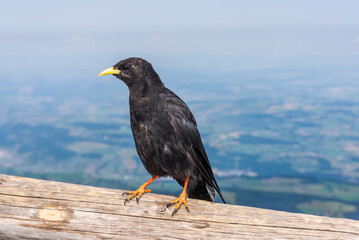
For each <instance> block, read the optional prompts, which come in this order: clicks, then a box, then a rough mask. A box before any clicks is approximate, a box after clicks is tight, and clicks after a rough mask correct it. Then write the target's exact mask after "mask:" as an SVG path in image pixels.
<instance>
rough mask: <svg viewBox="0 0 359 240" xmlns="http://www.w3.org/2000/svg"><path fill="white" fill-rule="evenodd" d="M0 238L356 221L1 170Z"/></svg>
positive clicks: (275, 233) (153, 235)
mask: <svg viewBox="0 0 359 240" xmlns="http://www.w3.org/2000/svg"><path fill="white" fill-rule="evenodd" d="M0 183H1V184H0V239H335V240H337V239H351V240H352V239H359V221H354V220H349V219H342V218H329V217H320V216H312V215H306V214H295V213H287V212H280V211H273V210H267V209H259V208H252V207H245V206H235V205H229V204H227V205H224V204H218V203H211V202H206V201H200V200H194V199H189V200H188V204H189V208H190V210H191V212H190V213H188V212H187V211H186V210H185V209H184V208H182V209H181V210H180V211H179V212H178V213H177V215H175V216H174V217H172V216H171V213H172V210H173V209H167V208H166V204H167V203H169V202H170V201H171V200H174V199H175V198H176V197H170V196H165V195H158V194H153V193H150V194H146V195H144V196H143V197H142V199H141V201H140V203H139V204H136V201H135V200H133V201H131V202H130V203H129V204H127V205H126V206H124V205H123V201H124V197H122V193H123V192H124V191H123V190H115V189H106V188H97V187H90V186H82V185H75V184H68V183H61V182H53V181H44V180H38V179H31V178H23V177H15V176H9V175H1V174H0Z"/></svg>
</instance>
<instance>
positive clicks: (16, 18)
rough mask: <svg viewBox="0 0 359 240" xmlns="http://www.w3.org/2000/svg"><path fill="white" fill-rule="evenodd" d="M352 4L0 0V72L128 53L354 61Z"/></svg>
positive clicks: (236, 62)
mask: <svg viewBox="0 0 359 240" xmlns="http://www.w3.org/2000/svg"><path fill="white" fill-rule="evenodd" d="M358 10H359V1H357V0H353V1H347V0H341V1H328V0H317V1H303V0H293V1H285V0H271V1H268V0H261V1H259V0H253V1H221V2H219V1H180V2H173V1H118V0H117V1H16V0H15V1H1V3H0V30H1V31H0V52H1V54H0V63H1V64H0V76H5V77H6V76H8V75H10V76H14V75H16V76H19V77H20V76H21V77H25V75H28V74H31V75H33V76H36V77H39V78H41V77H45V73H46V74H48V73H49V72H52V73H54V72H53V71H56V74H54V75H55V76H58V77H59V78H66V76H69V75H70V74H69V75H66V74H64V73H63V72H62V71H64V70H66V71H67V72H68V73H71V76H73V77H74V76H82V75H83V74H85V75H86V74H89V76H90V75H91V76H92V75H93V74H95V73H97V72H98V71H99V70H102V68H104V67H108V66H109V65H113V64H114V63H116V62H117V61H119V60H121V59H124V58H127V57H130V56H139V57H143V58H145V59H147V60H149V61H150V62H152V63H153V65H155V66H157V67H158V68H160V69H192V70H193V69H195V70H196V71H199V72H201V71H203V72H224V73H226V72H231V71H237V70H245V69H261V68H281V67H292V66H302V65H303V66H310V65H313V66H321V65H323V66H325V65H328V66H332V65H344V66H347V65H348V66H357V65H358V59H359V14H358ZM20 69H21V73H20V72H19V70H20ZM60 72H61V73H60ZM69 77H70V76H69ZM55 78H56V77H55Z"/></svg>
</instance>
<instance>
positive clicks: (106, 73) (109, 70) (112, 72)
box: [98, 67, 120, 77]
mask: <svg viewBox="0 0 359 240" xmlns="http://www.w3.org/2000/svg"><path fill="white" fill-rule="evenodd" d="M119 73H120V70H117V69H115V68H114V67H110V68H107V69H105V70H103V71H102V72H101V73H100V74H99V75H98V76H99V77H100V76H103V75H108V74H119Z"/></svg>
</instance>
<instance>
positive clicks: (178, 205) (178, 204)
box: [167, 191, 189, 217]
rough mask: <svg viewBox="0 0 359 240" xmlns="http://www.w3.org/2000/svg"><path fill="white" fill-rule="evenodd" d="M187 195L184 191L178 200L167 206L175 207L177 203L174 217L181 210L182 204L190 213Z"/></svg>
mask: <svg viewBox="0 0 359 240" xmlns="http://www.w3.org/2000/svg"><path fill="white" fill-rule="evenodd" d="M186 199H187V193H186V192H185V191H184V192H182V193H181V195H179V197H178V198H177V199H176V200H173V201H172V202H170V203H169V204H168V205H167V208H169V207H171V206H173V205H174V204H176V203H177V205H176V207H175V210H174V211H173V213H172V217H173V216H174V215H175V214H176V213H177V212H178V210H179V209H180V208H181V206H182V204H183V205H184V207H185V208H186V210H187V211H188V212H189V209H188V206H187V200H186Z"/></svg>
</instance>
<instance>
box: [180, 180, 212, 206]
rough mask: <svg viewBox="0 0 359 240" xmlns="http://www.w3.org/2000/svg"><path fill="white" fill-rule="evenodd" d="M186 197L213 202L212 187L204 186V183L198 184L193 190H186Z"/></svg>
mask: <svg viewBox="0 0 359 240" xmlns="http://www.w3.org/2000/svg"><path fill="white" fill-rule="evenodd" d="M187 193H188V197H190V198H196V199H201V200H206V201H210V202H215V200H214V189H213V187H211V186H209V185H208V184H206V183H205V182H204V181H201V182H199V183H198V184H197V185H196V187H195V188H193V189H188V192H187Z"/></svg>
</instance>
